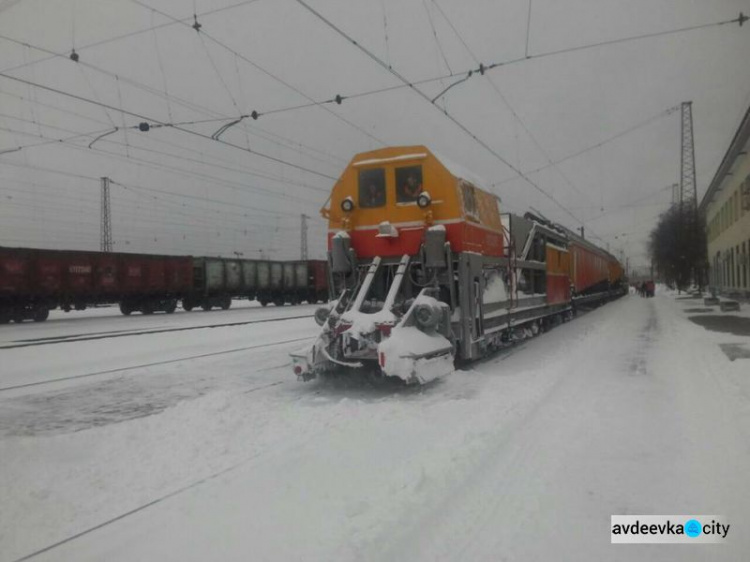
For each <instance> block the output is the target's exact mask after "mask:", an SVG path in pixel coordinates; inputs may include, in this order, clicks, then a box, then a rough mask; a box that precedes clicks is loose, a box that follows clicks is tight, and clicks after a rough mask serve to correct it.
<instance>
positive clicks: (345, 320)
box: [292, 236, 574, 383]
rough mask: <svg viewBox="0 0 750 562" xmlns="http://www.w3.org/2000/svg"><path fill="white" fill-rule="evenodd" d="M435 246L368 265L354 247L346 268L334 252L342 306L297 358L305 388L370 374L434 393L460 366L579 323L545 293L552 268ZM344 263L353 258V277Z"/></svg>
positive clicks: (322, 318) (334, 305)
mask: <svg viewBox="0 0 750 562" xmlns="http://www.w3.org/2000/svg"><path fill="white" fill-rule="evenodd" d="M430 238H431V237H429V236H428V237H427V242H426V244H425V245H424V246H423V247H422V249H421V251H420V252H419V253H418V254H417V255H415V256H411V257H410V256H406V255H405V256H402V257H401V258H400V259H395V258H388V259H385V258H379V257H375V258H373V259H372V260H371V261H368V262H365V263H363V262H362V261H361V260H360V261H359V262H357V261H354V259H353V256H352V255H351V254H352V252H351V250H349V249H348V248H346V247H345V248H344V251H343V252H340V255H339V259H337V258H336V257H335V252H336V248H335V244H334V249H333V251H332V256H331V260H330V265H331V271H332V272H333V283H332V286H333V287H334V288H335V289H336V290H337V293H336V294H338V295H339V296H338V298H337V299H336V300H334V301H332V302H331V303H329V305H328V306H327V307H324V308H322V309H319V310H318V312H317V313H316V320H317V321H318V323H319V324H320V325H321V327H322V330H321V333H320V335H319V337H318V339H317V340H316V342H315V343H314V344H313V346H312V347H311V348H308V349H305V350H302V351H300V352H299V353H296V354H292V359H293V369H294V372H295V374H296V375H297V376H298V378H300V379H303V380H310V379H313V378H315V377H316V376H318V375H327V374H331V373H335V374H340V373H342V372H346V371H347V370H351V369H361V370H363V371H367V372H373V371H374V372H377V373H380V374H382V375H386V376H391V377H398V378H400V379H403V380H404V381H405V382H406V383H426V382H429V381H430V380H433V379H435V378H438V377H441V376H444V375H446V374H448V373H450V372H452V371H453V370H454V365H455V362H456V361H474V360H477V359H480V358H482V357H485V356H487V355H489V354H491V353H493V352H495V351H497V350H499V349H502V348H504V347H507V346H509V345H513V344H514V343H516V342H518V341H522V340H525V339H528V338H531V337H534V336H536V335H537V334H539V333H541V332H543V331H546V330H547V329H549V328H551V327H553V326H555V325H557V324H559V323H562V322H566V321H568V320H570V319H571V318H572V317H573V314H574V310H573V307H572V305H571V303H570V302H565V303H561V304H555V305H549V304H547V297H546V295H545V294H544V292H535V289H536V290H539V289H538V287H542V286H543V282H544V278H543V274H544V264H540V263H535V262H523V261H519V262H511V261H510V260H509V259H508V258H496V257H495V258H493V257H487V256H482V255H480V254H474V253H470V252H463V253H454V252H451V250H450V246H449V245H448V244H447V243H445V241H444V240H441V239H440V237H439V236H437V237H436V238H437V242H435V243H433V244H432V247H430V246H429V244H430ZM344 246H346V245H345V244H344ZM438 247H439V249H438ZM341 255H344V256H349V258H348V261H349V263H350V264H351V265H352V267H351V268H350V269H349V270H348V271H347V270H346V268H345V267H344V266H342V263H341V259H340V258H341ZM354 264H356V265H354ZM511 272H513V273H512V274H511ZM521 280H522V281H523V282H521ZM498 286H499V287H500V290H499V291H498V290H497V287H498ZM521 288H523V289H525V290H521Z"/></svg>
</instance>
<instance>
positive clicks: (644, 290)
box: [638, 281, 646, 297]
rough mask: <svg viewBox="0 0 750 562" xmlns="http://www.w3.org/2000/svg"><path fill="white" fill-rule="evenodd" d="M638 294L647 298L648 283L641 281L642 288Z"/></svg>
mask: <svg viewBox="0 0 750 562" xmlns="http://www.w3.org/2000/svg"><path fill="white" fill-rule="evenodd" d="M638 293H639V294H640V295H641V296H642V297H645V296H646V282H645V281H641V286H640V289H639V290H638Z"/></svg>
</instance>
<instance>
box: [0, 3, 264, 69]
mask: <svg viewBox="0 0 750 562" xmlns="http://www.w3.org/2000/svg"><path fill="white" fill-rule="evenodd" d="M18 1H20V0H18ZM258 1H259V0H243V1H241V2H237V3H235V4H230V5H228V6H221V7H219V8H213V9H211V10H206V11H205V12H201V13H199V14H198V16H199V17H201V18H203V17H207V16H211V15H214V14H217V13H219V12H225V11H227V10H234V9H235V8H239V7H242V6H246V5H248V4H254V3H256V2H258ZM192 20H193V15H192V14H191V15H190V16H188V17H185V18H182V19H181V21H183V22H188V21H192ZM176 23H178V22H175V21H169V22H165V23H161V24H159V25H151V26H149V27H146V28H143V29H138V30H136V31H129V32H127V33H123V34H121V35H116V36H114V37H108V38H106V39H100V40H98V41H94V42H93V43H87V44H86V45H79V46H78V51H77V52H79V53H80V52H81V51H84V50H86V49H93V48H95V47H99V46H101V45H108V44H110V43H114V42H116V41H122V40H123V39H129V38H130V37H135V36H136V35H141V34H143V33H148V32H149V31H157V30H159V29H163V28H165V27H170V26H173V25H175V24H176ZM48 54H49V53H48ZM67 56H68V55H67V54H62V53H51V54H50V56H48V57H43V58H40V59H37V60H34V61H30V62H25V63H23V64H19V65H16V66H13V67H10V68H4V69H2V72H13V71H14V70H20V69H22V68H26V67H28V66H32V65H36V64H40V63H43V62H46V61H48V60H52V59H54V58H57V57H67Z"/></svg>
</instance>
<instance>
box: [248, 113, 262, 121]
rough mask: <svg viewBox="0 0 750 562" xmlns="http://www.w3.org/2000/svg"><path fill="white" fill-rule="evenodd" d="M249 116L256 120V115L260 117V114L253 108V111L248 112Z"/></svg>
mask: <svg viewBox="0 0 750 562" xmlns="http://www.w3.org/2000/svg"><path fill="white" fill-rule="evenodd" d="M250 117H252V118H253V120H254V121H257V120H258V117H260V114H259V113H258V112H257V111H255V110H253V112H252V113H251V114H250Z"/></svg>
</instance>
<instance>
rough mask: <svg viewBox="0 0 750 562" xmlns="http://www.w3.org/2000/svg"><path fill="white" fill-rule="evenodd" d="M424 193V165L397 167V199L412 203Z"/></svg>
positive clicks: (401, 201) (399, 201) (400, 201)
mask: <svg viewBox="0 0 750 562" xmlns="http://www.w3.org/2000/svg"><path fill="white" fill-rule="evenodd" d="M420 193H422V166H405V167H403V168H396V201H397V202H398V203H411V202H414V201H416V200H417V197H419V194H420Z"/></svg>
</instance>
